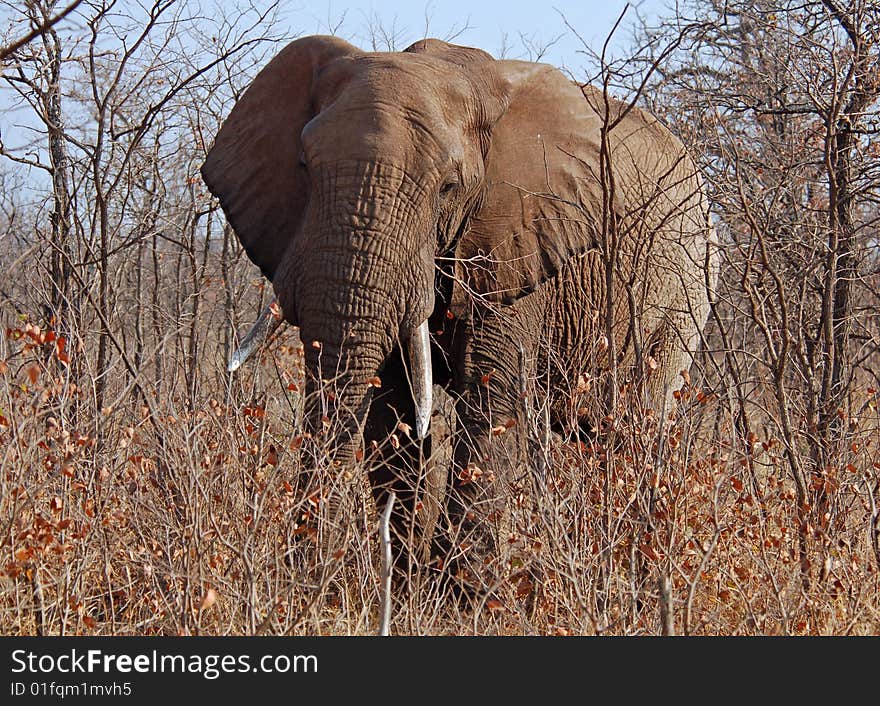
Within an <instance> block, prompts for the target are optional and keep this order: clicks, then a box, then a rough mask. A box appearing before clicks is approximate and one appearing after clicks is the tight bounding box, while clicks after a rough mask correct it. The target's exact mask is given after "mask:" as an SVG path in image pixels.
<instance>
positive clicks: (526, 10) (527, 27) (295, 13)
mask: <svg viewBox="0 0 880 706" xmlns="http://www.w3.org/2000/svg"><path fill="white" fill-rule="evenodd" d="M626 4H627V3H626V2H625V0H555V2H551V3H540V2H524V1H523V0H507V1H505V0H312V1H308V2H305V3H301V4H299V5H296V6H294V5H291V4H286V9H285V15H286V16H287V18H288V19H289V21H290V23H291V30H292V31H294V32H297V33H300V32H301V33H305V34H317V33H326V32H328V31H330V30H331V29H335V30H336V33H337V34H339V35H340V36H344V37H346V38H349V39H352V40H353V41H354V42H355V43H356V44H359V45H360V46H361V47H362V48H364V49H369V48H370V47H369V43H370V24H371V21H372V24H373V25H374V26H377V25H381V26H382V28H384V29H385V31H386V33H388V34H391V35H392V36H393V37H394V40H395V43H396V45H397V48H399V49H403V48H404V47H406V46H407V45H408V44H410V43H411V42H413V41H415V40H417V39H421V38H422V37H424V36H425V26H426V17H427V18H428V32H427V35H428V36H434V37H438V38H440V39H445V38H447V37H448V36H449V35H450V34H452V33H457V32H458V36H457V37H456V38H455V39H454V40H453V41H455V42H456V43H458V44H466V45H470V46H476V47H479V48H481V49H485V50H486V51H488V52H490V53H492V54H494V55H495V56H498V55H500V54H501V53H502V50H503V49H504V47H505V45H506V47H507V50H506V52H504V53H506V56H507V57H508V58H520V59H531V58H533V57H532V56H529V55H528V49H527V46H528V44H530V43H531V44H532V45H533V46H541V45H546V44H547V43H549V42H551V41H552V40H556V42H555V44H553V46H552V47H550V48H549V50H548V51H547V53H546V55H545V56H544V58H543V59H542V60H543V61H547V62H549V63H553V64H556V65H558V66H563V67H566V68H568V69H569V70H571V71H572V72H574V73H575V74H580V75H582V74H583V70H582V69H583V67H585V66H587V65H588V64H589V62H588V61H587V60H586V58H585V57H584V55H583V54H582V51H583V48H584V47H583V43H582V41H581V40H580V39H578V37H577V36H576V35H575V33H574V32H572V30H571V29H569V28H568V27H567V26H566V20H567V22H568V24H569V25H571V27H572V28H574V30H576V31H577V34H579V35H580V36H581V37H582V39H583V40H584V41H585V42H586V43H587V44H588V45H589V46H590V47H591V48H592V49H595V50H597V51H598V50H599V49H601V46H602V43H603V42H604V40H605V37H606V36H607V34H608V33H609V32H610V30H611V28H612V27H613V26H614V23H615V21H616V20H617V18H618V17H619V16H620V13H621V12H622V11H623V9H624V7H625V6H626ZM663 7H664V2H663V0H634V1H633V2H631V3H630V8H629V10H628V11H627V13H626V15H625V17H624V21H623V22H622V23H621V27H620V28H619V29H618V32H617V34H616V35H615V40H616V42H617V45H618V46H620V47H622V46H625V43H626V41H627V40H628V39H629V36H630V33H629V30H630V27H631V24H632V22H633V21H634V20H635V19H636V14H637V12H639V13H641V14H643V15H645V16H647V17H650V18H654V17H656V16H657V15H658V14H662V13H663ZM563 18H564V19H563ZM524 40H525V41H524Z"/></svg>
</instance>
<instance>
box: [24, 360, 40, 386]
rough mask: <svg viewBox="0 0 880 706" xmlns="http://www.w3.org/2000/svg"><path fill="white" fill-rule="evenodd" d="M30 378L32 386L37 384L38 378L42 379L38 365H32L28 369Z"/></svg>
mask: <svg viewBox="0 0 880 706" xmlns="http://www.w3.org/2000/svg"><path fill="white" fill-rule="evenodd" d="M27 374H28V377H29V378H30V380H31V385H33V384H34V383H36V382H37V378H38V377H40V369H39V368H38V367H37V366H36V365H30V366H28V369H27Z"/></svg>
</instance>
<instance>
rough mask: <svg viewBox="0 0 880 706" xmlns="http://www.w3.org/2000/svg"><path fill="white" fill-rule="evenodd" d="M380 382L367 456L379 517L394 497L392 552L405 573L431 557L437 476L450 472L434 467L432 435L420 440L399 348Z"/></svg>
mask: <svg viewBox="0 0 880 706" xmlns="http://www.w3.org/2000/svg"><path fill="white" fill-rule="evenodd" d="M380 379H381V381H382V385H381V387H380V388H379V389H377V390H376V391H375V395H374V397H373V402H372V404H371V406H370V411H369V414H368V416H367V420H366V424H365V427H364V447H365V448H364V453H365V459H366V460H367V462H368V465H369V467H370V471H369V480H370V486H371V488H372V492H373V498H374V500H375V501H376V506H377V508H378V511H379V513H381V512H382V511H383V510H384V508H385V506H386V503H387V502H388V497H389V495H390V493H391V492H392V491H393V492H394V494H395V501H394V506H393V510H392V514H391V534H392V544H393V554H394V558H395V565H396V566H398V567H399V568H401V569H405V568H406V567H407V565H408V564H409V563H410V562H412V563H414V564H421V563H424V562H425V561H426V560H427V558H428V550H429V548H430V544H429V543H430V538H431V536H432V534H433V532H434V527H435V525H436V519H437V510H438V500H437V498H436V495H437V494H438V492H437V491H438V489H437V482H436V478H435V475H436V471H437V470H440V471H441V472H443V473H444V475H445V469H435V468H434V464H433V459H432V458H431V448H432V440H431V436H430V435H429V436H428V437H427V438H426V439H424V440H423V441H419V440H418V439H417V438H416V434H415V411H414V404H413V397H412V393H411V390H410V385H409V381H408V377H407V374H406V369H405V366H404V364H403V361H402V359H401V355H400V351H399V350H397V351H395V352H394V353H392V355H391V357H390V358H389V359H388V361H387V362H386V364H385V367H384V369H383V370H382V373H381V375H380Z"/></svg>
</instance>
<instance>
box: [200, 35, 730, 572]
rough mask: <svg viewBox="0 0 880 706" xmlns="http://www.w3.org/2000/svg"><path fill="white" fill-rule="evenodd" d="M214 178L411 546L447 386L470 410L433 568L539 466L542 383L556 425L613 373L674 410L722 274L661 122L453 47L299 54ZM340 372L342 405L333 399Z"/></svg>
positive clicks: (555, 76)
mask: <svg viewBox="0 0 880 706" xmlns="http://www.w3.org/2000/svg"><path fill="white" fill-rule="evenodd" d="M201 173H202V177H203V179H204V182H205V183H206V185H207V186H208V188H209V190H210V192H211V193H212V194H213V195H214V196H216V197H217V199H218V200H219V203H220V205H221V207H222V209H223V211H224V212H225V214H226V217H227V220H228V222H229V223H230V225H231V226H232V228H233V229H234V231H235V233H236V234H237V237H238V238H239V240H240V241H241V243H242V245H243V247H244V250H245V251H246V253H247V255H248V257H249V258H250V260H251V261H252V262H253V263H254V264H255V265H257V267H259V269H260V270H261V272H262V273H263V275H264V276H265V277H267V278H268V279H269V280H270V281H271V283H272V288H273V290H274V294H275V297H276V300H277V304H278V306H279V307H280V310H281V312H282V314H283V318H284V319H285V320H286V321H288V322H289V323H290V324H293V325H295V326H297V327H299V330H300V336H301V339H302V341H303V344H304V355H305V365H306V368H307V371H308V372H309V375H308V380H309V382H307V390H306V392H307V393H308V396H307V400H310V401H308V402H307V405H306V406H307V409H306V413H305V419H306V422H307V423H309V424H310V425H311V426H310V428H312V429H315V430H318V429H321V421H322V420H324V421H325V422H326V420H327V419H328V418H329V417H333V418H334V419H335V420H336V422H335V424H336V425H335V426H334V428H333V431H332V439H333V441H332V449H333V457H334V458H335V459H336V462H337V463H338V464H341V465H343V466H345V465H346V464H351V463H353V459H355V458H356V457H362V453H363V450H364V449H367V450H368V452H369V458H370V459H373V461H371V462H370V464H369V468H368V471H367V472H368V475H369V481H370V484H371V487H372V492H373V495H374V498H375V500H376V502H377V504H379V506H380V507H382V506H383V504H384V502H385V500H386V498H387V497H388V495H389V493H390V492H391V491H392V490H393V491H394V492H395V494H396V497H397V505H396V509H395V513H394V515H393V523H394V525H395V531H396V533H397V534H398V535H399V536H401V537H406V536H408V535H409V531H408V530H407V527H410V528H411V523H412V522H413V521H414V520H413V517H414V516H415V513H416V511H417V505H418V497H417V493H416V490H415V488H416V487H417V486H418V484H419V482H420V481H418V479H417V478H416V477H415V476H417V475H418V473H419V472H420V471H419V459H420V458H424V457H425V455H426V452H425V447H426V445H428V446H429V445H430V443H431V435H430V433H429V432H430V425H431V411H432V404H433V402H432V391H433V389H434V386H435V385H436V386H440V387H442V388H443V389H445V390H448V391H449V393H450V395H451V396H452V397H453V399H454V404H455V411H456V417H457V422H456V424H457V432H456V434H455V441H454V449H453V452H452V467H451V470H450V471H449V472H448V476H447V479H446V480H445V481H444V483H446V492H445V500H444V502H445V504H446V507H445V511H446V515H445V516H446V517H447V518H449V519H448V522H447V526H446V529H445V530H444V531H440V530H437V531H436V532H433V530H432V532H433V536H434V542H433V543H432V544H430V546H429V550H430V551H433V552H434V554H435V555H436V554H439V553H440V552H441V551H447V552H449V551H450V549H449V546H450V543H451V542H452V541H454V540H450V539H449V537H454V536H456V535H455V532H459V533H463V532H471V533H472V536H475V537H478V538H480V539H479V541H475V542H472V543H470V544H472V545H473V547H474V548H473V551H474V552H477V556H482V554H480V552H482V553H485V552H491V551H493V545H492V544H491V543H492V541H497V538H496V539H495V540H492V539H487V537H490V535H491V532H490V531H489V530H487V529H486V528H487V527H488V526H489V525H491V523H492V519H493V517H494V515H493V513H496V512H497V510H498V509H499V507H503V505H504V504H505V502H506V500H505V497H504V495H503V484H502V483H501V481H502V480H503V479H504V478H505V477H509V475H510V474H511V473H512V472H513V471H512V470H511V469H514V468H522V467H523V464H525V465H528V463H527V460H526V456H527V453H528V452H527V442H528V440H527V438H526V436H527V429H526V427H527V426H528V425H527V424H526V421H527V420H526V419H525V418H524V415H526V414H527V410H524V405H523V398H524V394H525V387H526V386H527V385H533V384H538V385H541V386H543V388H542V389H545V390H551V391H552V394H551V395H550V397H551V399H552V401H553V403H552V405H551V408H550V409H549V412H548V414H549V416H550V421H551V424H554V425H562V424H566V423H568V421H570V420H571V418H572V411H571V410H572V406H573V405H575V406H576V404H575V402H573V397H574V396H575V388H576V387H577V385H576V384H574V382H573V381H577V380H580V381H581V382H583V381H584V379H586V380H591V379H594V378H596V377H597V375H598V374H599V372H601V371H603V370H604V371H607V370H608V369H609V368H610V367H611V365H612V362H613V361H616V362H617V363H619V369H620V370H622V371H627V370H628V371H630V373H628V375H629V378H628V379H633V380H635V379H636V378H639V376H641V379H642V381H643V385H642V387H643V389H644V399H645V400H646V404H648V405H652V406H654V407H656V408H658V409H664V408H665V406H666V405H667V404H668V399H669V395H670V394H671V390H672V387H673V386H674V384H675V381H676V379H677V377H678V376H679V374H680V373H681V371H682V370H685V369H687V368H689V366H690V365H691V362H692V356H693V353H694V351H695V350H696V349H697V347H698V346H699V345H700V336H701V331H702V329H703V326H704V324H705V322H706V320H707V317H708V313H709V309H710V304H711V292H712V289H713V287H714V283H715V280H716V278H717V269H718V264H717V263H718V258H717V253H716V250H717V248H716V245H715V235H714V230H713V227H712V223H711V217H710V214H709V207H708V201H707V196H706V193H705V188H704V184H703V181H702V178H701V176H700V174H699V170H698V167H697V166H696V163H695V162H694V160H693V159H692V158H691V157H690V156H689V155H688V153H687V151H686V150H685V148H684V147H683V145H682V143H681V142H680V141H679V140H678V139H677V138H676V137H675V136H673V135H672V134H671V132H670V131H669V130H668V129H667V128H666V127H664V126H663V125H662V124H661V123H660V121H659V120H658V119H656V118H654V117H652V116H650V115H648V114H647V113H645V112H643V111H642V110H640V109H639V108H637V107H634V106H632V105H630V104H627V103H623V102H620V101H617V100H615V99H613V98H611V97H610V96H608V95H607V92H606V91H603V90H601V89H600V88H595V87H591V86H589V85H582V84H579V83H576V82H574V81H572V80H570V79H569V78H567V77H566V76H565V75H563V73H561V72H560V71H559V70H557V69H556V68H554V67H552V66H549V65H546V64H540V63H530V62H524V61H514V60H496V59H494V58H493V57H492V56H491V55H490V54H488V53H486V52H484V51H482V50H480V49H475V48H469V47H464V46H457V45H453V44H449V43H446V42H443V41H440V40H437V39H425V40H421V41H418V42H416V43H415V44H413V45H412V46H410V47H408V48H407V49H405V50H404V51H401V52H366V51H362V50H360V49H358V48H356V47H355V46H353V45H352V44H350V43H348V42H346V41H343V40H342V39H339V38H335V37H329V36H310V37H304V38H301V39H297V40H295V41H293V42H291V43H290V44H289V45H287V46H286V47H285V48H284V49H283V50H282V51H281V52H280V53H279V54H278V55H276V56H275V58H273V59H272V60H271V61H270V62H269V63H268V64H267V65H266V66H265V67H264V68H263V69H262V70H261V71H260V72H259V73H258V75H257V76H256V78H255V79H254V80H253V82H252V83H251V85H250V86H249V87H248V89H247V90H246V91H245V92H244V94H243V95H242V96H241V97H240V98H239V100H238V101H237V103H236V104H235V105H234V107H233V109H232V110H231V112H230V113H229V115H228V117H227V118H226V120H225V121H224V123H223V124H222V126H221V128H220V130H219V131H218V133H217V135H216V137H215V140H214V143H213V146H212V147H211V148H210V150H209V151H208V154H207V157H206V159H205V161H204V164H203V166H202V168H201ZM266 319H267V317H266V316H263V317H261V320H260V322H258V325H257V326H256V327H255V328H256V329H257V330H258V331H259V332H260V333H261V335H265V333H266V330H267V329H268V328H269V326H268V325H267V323H266ZM609 336H610V338H609ZM249 338H251V339H253V338H259V336H255V335H252V336H251V337H249ZM249 347H250V343H249ZM237 355H239V357H243V355H242V354H237ZM239 362H240V360H236V361H235V363H234V365H237V364H239ZM328 377H333V378H334V379H335V382H336V385H337V389H338V392H336V393H335V394H333V395H329V396H327V395H321V394H320V390H319V388H320V385H321V380H322V379H325V380H326V379H327V378H328ZM316 400H320V401H316ZM600 407H601V405H600ZM605 411H606V410H602V409H592V410H587V411H584V410H583V409H581V410H580V411H579V412H578V413H577V415H575V417H577V419H576V421H577V424H578V425H579V428H580V430H581V431H582V432H583V433H584V434H588V435H589V434H593V435H595V434H597V433H599V432H600V426H601V425H600V423H599V421H600V420H601V419H602V417H603V415H604V413H605ZM578 415H580V416H578ZM401 423H402V424H403V425H405V426H401ZM400 429H404V430H406V431H410V432H411V433H410V434H409V435H408V436H407V434H402V433H400V431H399V430H400ZM359 450H360V452H361V453H358V451H359ZM376 459H381V463H377V462H375V460H376ZM407 523H410V524H407ZM429 533H431V532H429ZM441 535H442V536H445V537H446V540H443V539H442V538H441ZM409 536H411V535H409ZM457 536H462V535H461V534H460V535H457ZM444 548H445V549H444ZM429 550H426V551H429ZM403 554H406V550H405V547H404V548H400V547H399V548H398V555H403ZM430 556H431V555H430V554H422V555H420V556H419V557H418V560H419V561H425V560H426V559H427V558H430ZM410 558H412V557H410ZM480 563H481V562H480V561H474V562H473V564H475V565H480ZM483 563H485V561H483ZM465 573H467V572H465ZM477 573H479V572H478V571H477ZM474 581H475V584H478V585H481V586H482V587H483V588H486V586H485V582H483V584H480V579H479V577H477V578H476V579H474Z"/></svg>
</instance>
